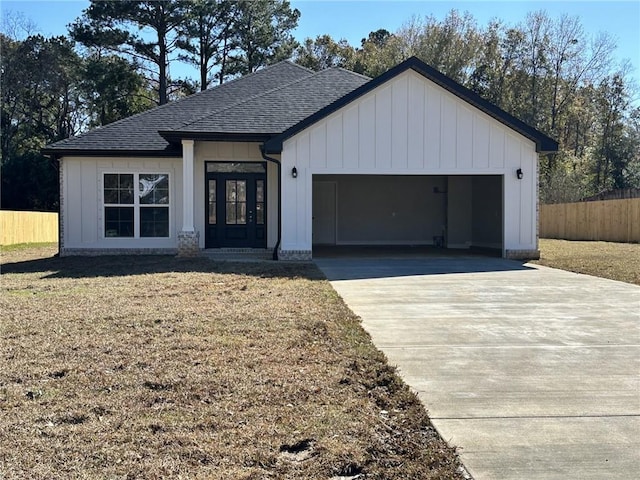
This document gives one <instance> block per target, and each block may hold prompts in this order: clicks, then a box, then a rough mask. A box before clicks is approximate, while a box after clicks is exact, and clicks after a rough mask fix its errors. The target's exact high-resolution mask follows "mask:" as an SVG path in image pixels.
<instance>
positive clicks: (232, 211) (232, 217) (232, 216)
mask: <svg viewBox="0 0 640 480" xmlns="http://www.w3.org/2000/svg"><path fill="white" fill-rule="evenodd" d="M235 224H236V204H235V202H227V225H235Z"/></svg>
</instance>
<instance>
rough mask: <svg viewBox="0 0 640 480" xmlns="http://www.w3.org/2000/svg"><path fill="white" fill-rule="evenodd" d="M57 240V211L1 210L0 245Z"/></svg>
mask: <svg viewBox="0 0 640 480" xmlns="http://www.w3.org/2000/svg"><path fill="white" fill-rule="evenodd" d="M57 241H58V214H57V213H49V212H13V211H8V210H0V245H13V244H15V243H39V242H57Z"/></svg>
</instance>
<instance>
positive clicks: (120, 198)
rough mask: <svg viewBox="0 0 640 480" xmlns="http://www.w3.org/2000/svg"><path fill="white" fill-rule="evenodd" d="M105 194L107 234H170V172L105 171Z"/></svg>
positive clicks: (131, 235) (157, 235)
mask: <svg viewBox="0 0 640 480" xmlns="http://www.w3.org/2000/svg"><path fill="white" fill-rule="evenodd" d="M134 185H138V190H137V192H136V193H134V191H135V190H134ZM103 198H104V235H105V237H134V238H138V237H168V236H169V175H167V174H158V173H105V174H104V197H103Z"/></svg>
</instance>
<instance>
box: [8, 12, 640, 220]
mask: <svg viewBox="0 0 640 480" xmlns="http://www.w3.org/2000/svg"><path fill="white" fill-rule="evenodd" d="M299 18H300V12H299V11H298V10H296V9H292V8H291V5H290V4H289V2H288V1H286V0H251V1H249V0H161V1H152V0H142V1H126V2H115V1H114V2H111V1H96V0H93V1H91V3H90V5H89V7H88V8H87V9H85V10H84V11H83V13H82V15H81V16H80V17H79V18H78V19H76V21H74V22H73V23H72V24H70V25H69V26H68V34H67V35H65V36H58V37H51V38H45V37H43V36H42V35H38V34H35V33H34V31H35V28H34V26H33V25H31V24H30V23H29V21H28V20H26V19H24V18H19V17H16V16H13V17H5V18H4V19H3V28H2V33H0V41H1V43H2V56H1V74H2V86H3V88H2V92H1V103H2V105H1V107H2V108H1V117H0V127H1V132H0V134H1V142H0V146H1V153H2V164H1V167H2V207H3V208H13V209H40V210H55V209H56V208H57V207H58V204H57V202H58V192H57V188H58V187H57V184H58V180H57V179H58V174H57V164H56V162H53V161H51V160H50V159H48V158H46V157H43V156H42V155H41V154H40V149H41V148H42V147H43V146H44V145H46V144H48V143H51V142H53V141H57V140H60V139H64V138H67V137H69V136H72V135H77V134H79V133H82V132H84V131H86V130H88V129H90V128H94V127H97V126H101V125H106V124H108V123H111V122H113V121H116V120H118V119H121V118H124V117H127V116H130V115H133V114H135V113H139V112H143V111H145V110H147V109H149V108H152V107H154V106H156V105H162V104H165V103H167V102H170V101H173V100H176V99H178V98H181V97H183V96H185V95H189V94H191V93H194V92H196V91H198V90H204V89H207V88H210V87H212V86H214V85H217V84H221V83H223V82H225V81H227V80H229V79H232V78H236V77H238V76H241V75H246V74H249V73H251V72H254V71H256V70H257V69H259V68H262V67H264V66H267V65H269V64H272V63H275V62H278V61H280V60H283V59H292V60H293V61H295V62H297V63H299V64H301V65H303V66H305V67H308V68H310V69H313V70H320V69H323V68H328V67H343V68H347V69H349V70H353V71H356V72H358V73H362V74H364V75H367V76H370V77H375V76H377V75H379V74H381V73H383V72H384V71H386V70H388V69H389V68H391V67H393V66H394V65H396V64H397V63H399V62H401V61H402V60H404V59H406V58H408V57H410V56H412V55H415V56H417V57H419V58H421V59H422V60H424V61H425V62H426V63H428V64H430V65H431V66H433V67H434V68H436V69H438V70H440V71H441V72H443V73H444V74H446V75H448V76H449V77H451V78H453V79H454V80H456V81H458V82H460V83H462V84H463V85H465V86H467V87H468V88H470V89H472V90H474V91H476V92H477V93H479V94H480V95H482V96H483V97H485V98H487V99H488V100H490V101H492V102H493V103H495V104H497V105H498V106H500V107H501V108H503V109H504V110H506V111H508V112H509V113H511V114H513V115H515V116H517V117H519V118H521V119H522V120H524V121H525V122H527V123H529V124H531V125H533V126H535V127H536V128H538V129H540V130H541V131H543V132H545V133H547V134H548V135H550V136H552V137H554V138H556V139H557V140H558V141H559V142H560V152H558V153H557V154H553V155H547V156H545V157H543V158H541V163H540V167H541V171H540V187H541V198H542V200H543V201H544V202H546V203H553V202H558V201H573V200H578V199H580V198H582V197H583V196H587V195H592V194H594V193H598V192H600V191H603V190H609V189H615V188H625V187H639V186H640V154H639V152H640V109H639V108H638V107H637V106H634V104H633V102H632V95H633V93H634V92H633V88H632V87H633V84H632V83H631V82H630V81H629V79H628V68H629V67H628V66H625V65H616V64H615V63H614V61H613V58H614V57H613V54H614V53H615V44H614V42H613V41H612V39H611V38H610V37H609V36H607V35H604V34H603V35H599V36H596V37H590V36H588V35H586V34H585V33H584V31H583V28H582V25H581V24H580V22H579V20H578V19H577V18H574V17H569V16H563V17H560V18H558V19H553V18H550V17H549V16H548V15H547V14H546V13H544V12H534V13H530V14H528V15H527V16H526V18H525V19H524V20H523V21H522V22H521V23H519V24H517V25H506V24H504V23H503V22H501V21H499V20H495V21H492V22H490V23H489V24H488V25H486V26H483V27H480V26H478V25H477V23H476V21H475V19H474V18H473V17H472V16H471V15H470V14H468V13H459V12H458V11H456V10H451V11H450V12H449V14H448V15H447V16H446V17H445V18H444V19H442V20H438V19H436V18H434V17H425V18H422V17H414V18H412V19H410V20H409V21H408V22H407V23H406V24H405V25H404V26H403V27H401V28H400V29H399V30H398V31H396V32H393V33H392V32H389V31H387V30H384V29H380V30H377V31H374V32H371V33H370V34H369V35H368V36H367V38H364V39H362V41H361V44H360V45H358V46H353V45H350V44H349V43H348V42H346V41H345V40H335V39H333V38H332V37H330V36H329V35H321V36H318V37H316V38H315V39H311V38H307V39H305V40H304V41H303V42H302V43H298V42H296V40H295V39H294V37H293V31H294V29H295V28H296V26H297V24H298V20H299ZM179 63H186V64H188V65H191V66H193V67H195V71H196V72H197V78H195V79H191V78H177V77H173V76H172V75H171V71H172V67H174V70H175V67H176V66H177V65H178V64H179Z"/></svg>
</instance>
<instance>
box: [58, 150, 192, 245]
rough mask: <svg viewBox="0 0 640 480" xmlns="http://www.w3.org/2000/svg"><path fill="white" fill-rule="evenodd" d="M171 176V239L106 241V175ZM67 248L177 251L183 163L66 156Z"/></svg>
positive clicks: (64, 161)
mask: <svg viewBox="0 0 640 480" xmlns="http://www.w3.org/2000/svg"><path fill="white" fill-rule="evenodd" d="M129 172H130V173H168V174H169V197H170V206H169V237H168V238H137V239H136V238H105V235H104V208H103V207H104V206H103V202H102V183H103V176H104V174H105V173H129ZM62 182H63V189H62V195H63V197H64V200H63V205H64V212H63V215H62V218H63V231H64V233H63V235H64V237H63V243H64V248H65V249H101V248H104V249H118V248H124V249H138V248H158V249H165V248H176V247H177V229H178V228H180V226H181V225H182V191H181V187H182V160H181V159H175V158H107V157H65V158H63V160H62Z"/></svg>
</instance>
